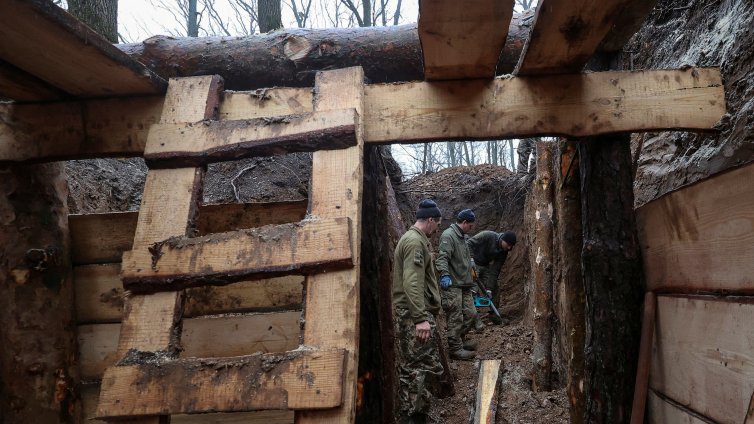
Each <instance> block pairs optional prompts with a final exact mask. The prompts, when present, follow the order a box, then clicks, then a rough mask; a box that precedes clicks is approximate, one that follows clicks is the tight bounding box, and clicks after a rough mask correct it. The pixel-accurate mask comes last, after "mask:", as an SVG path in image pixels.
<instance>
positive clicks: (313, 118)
mask: <svg viewBox="0 0 754 424" xmlns="http://www.w3.org/2000/svg"><path fill="white" fill-rule="evenodd" d="M356 119H357V115H356V112H355V111H354V110H353V109H346V110H334V111H325V112H310V113H304V114H298V115H285V116H279V117H275V118H256V119H244V120H233V121H205V122H201V123H196V124H194V123H187V124H160V125H153V126H152V128H151V129H150V130H149V141H148V142H147V148H146V150H145V151H144V159H145V160H146V161H147V164H148V165H149V167H150V168H180V167H184V166H200V165H204V164H207V163H212V162H222V161H228V160H236V159H243V158H249V157H259V156H274V155H282V154H286V153H294V152H313V151H317V150H332V149H342V148H345V147H348V146H353V145H354V144H355V143H356V140H355V137H354V128H355V125H356V124H355V122H356Z"/></svg>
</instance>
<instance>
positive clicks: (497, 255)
mask: <svg viewBox="0 0 754 424" xmlns="http://www.w3.org/2000/svg"><path fill="white" fill-rule="evenodd" d="M499 236H500V234H498V233H496V232H494V231H480V232H479V233H478V234H477V235H475V236H474V237H471V238H469V239H468V241H467V242H466V243H467V244H468V245H469V250H470V251H471V257H472V258H474V262H475V263H476V264H477V265H480V266H488V267H490V268H491V269H492V270H493V272H495V275H497V273H499V272H500V268H501V267H502V266H503V263H505V260H506V259H507V258H508V252H507V251H505V250H503V248H502V247H500V242H498V241H497V240H498V237H499Z"/></svg>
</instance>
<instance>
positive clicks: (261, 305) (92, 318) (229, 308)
mask: <svg viewBox="0 0 754 424" xmlns="http://www.w3.org/2000/svg"><path fill="white" fill-rule="evenodd" d="M73 284H74V287H75V290H76V320H77V322H78V323H79V324H93V323H113V322H120V320H121V318H122V316H123V302H124V296H125V295H124V291H123V284H122V283H121V281H120V264H117V263H116V264H95V265H80V266H76V267H74V268H73ZM303 284H304V277H303V276H302V275H286V276H283V277H275V278H269V279H263V280H251V281H239V282H236V283H233V284H230V285H227V286H221V287H214V286H205V287H195V288H190V289H188V290H186V296H185V303H184V307H183V316H184V317H196V316H201V315H213V314H224V313H239V312H271V311H283V310H297V309H301V302H302V289H303Z"/></svg>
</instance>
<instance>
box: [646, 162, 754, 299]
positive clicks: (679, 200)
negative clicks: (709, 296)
mask: <svg viewBox="0 0 754 424" xmlns="http://www.w3.org/2000/svg"><path fill="white" fill-rule="evenodd" d="M752 181H754V164H750V165H746V166H744V167H741V168H738V169H735V170H732V171H729V172H725V173H722V174H718V175H715V176H713V177H711V178H708V179H705V180H703V181H701V182H699V183H696V184H694V185H691V186H688V187H684V188H682V189H680V190H678V191H675V192H672V193H670V194H667V195H665V196H663V197H661V198H659V199H656V200H654V201H652V202H650V203H647V204H646V205H644V206H642V207H641V208H639V209H638V210H637V214H636V218H637V225H638V230H639V241H640V243H641V248H642V257H643V260H644V274H645V277H646V282H647V290H655V291H659V292H685V293H693V292H717V293H720V292H727V293H746V294H754V250H752V249H751V247H752V246H754V184H752Z"/></svg>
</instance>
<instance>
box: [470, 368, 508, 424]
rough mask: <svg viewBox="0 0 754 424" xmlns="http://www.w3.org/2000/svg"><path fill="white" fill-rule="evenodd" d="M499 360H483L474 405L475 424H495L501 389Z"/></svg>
mask: <svg viewBox="0 0 754 424" xmlns="http://www.w3.org/2000/svg"><path fill="white" fill-rule="evenodd" d="M501 362H502V361H500V360H499V359H496V360H483V361H481V363H480V365H479V377H478V379H477V385H476V401H475V403H474V421H473V422H474V424H495V412H496V411H497V397H498V390H499V389H500V381H501V379H500V372H501V369H500V365H501Z"/></svg>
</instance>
